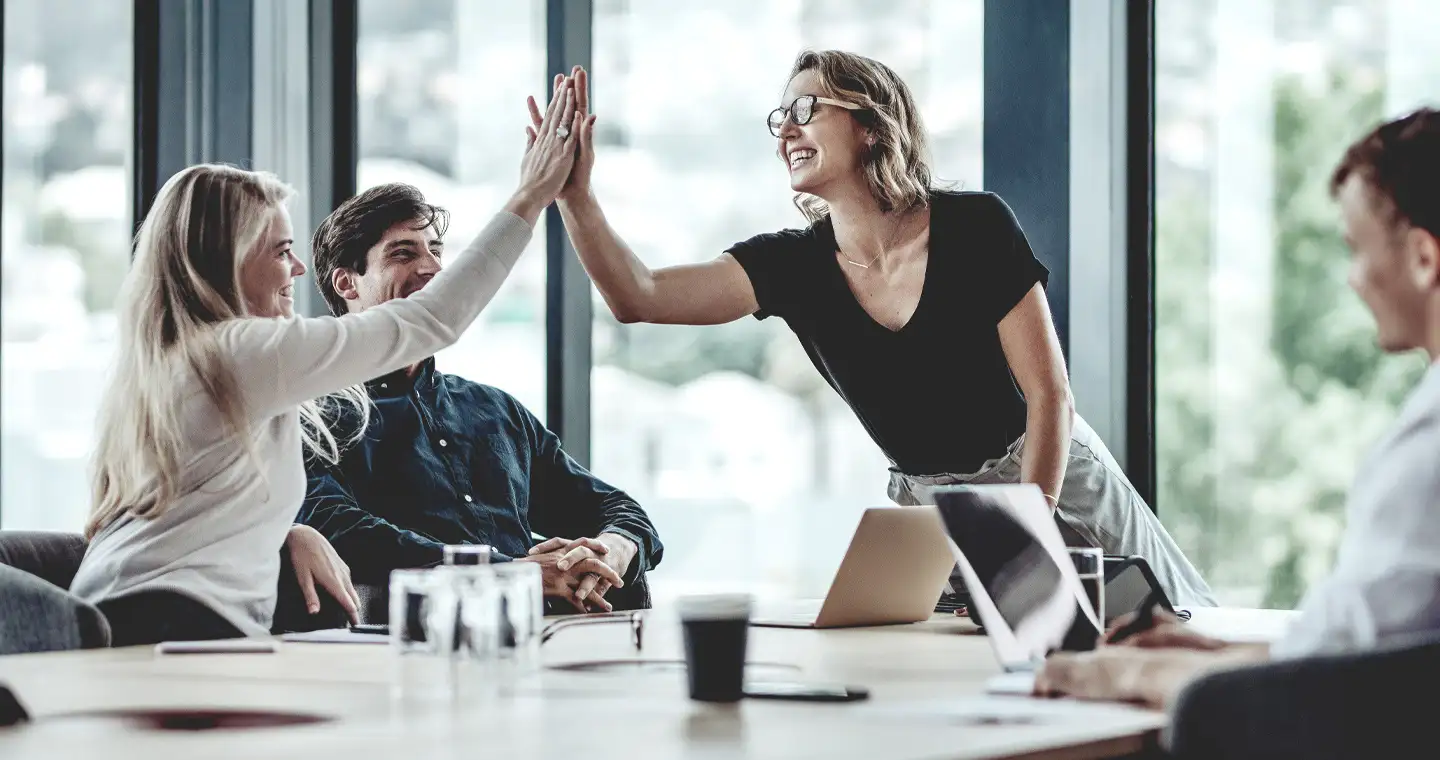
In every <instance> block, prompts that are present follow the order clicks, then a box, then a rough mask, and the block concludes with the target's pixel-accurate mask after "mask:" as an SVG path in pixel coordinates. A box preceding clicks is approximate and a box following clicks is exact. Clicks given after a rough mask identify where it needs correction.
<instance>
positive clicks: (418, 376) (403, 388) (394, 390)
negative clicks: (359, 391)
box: [365, 356, 438, 396]
mask: <svg viewBox="0 0 1440 760" xmlns="http://www.w3.org/2000/svg"><path fill="white" fill-rule="evenodd" d="M407 369H409V367H401V368H400V369H397V370H395V371H394V372H391V373H390V374H388V375H381V376H380V377H377V378H375V379H374V380H371V381H370V382H368V383H366V384H365V389H366V390H368V391H370V394H371V395H372V396H403V395H405V394H407V393H409V392H410V391H411V390H413V389H415V388H421V387H425V386H426V385H433V384H435V383H436V382H437V381H438V378H437V377H436V372H435V357H433V356H432V357H430V358H429V359H426V360H425V361H422V362H420V369H419V370H418V371H416V372H415V376H414V377H413V378H412V377H410V375H409V374H407V373H406V370H407Z"/></svg>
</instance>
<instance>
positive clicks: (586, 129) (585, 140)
mask: <svg viewBox="0 0 1440 760" xmlns="http://www.w3.org/2000/svg"><path fill="white" fill-rule="evenodd" d="M567 82H568V83H569V86H570V88H571V89H572V90H573V91H574V93H575V104H574V107H575V118H576V123H577V124H579V128H578V131H579V134H578V135H577V137H578V140H579V142H578V143H577V144H576V148H575V163H574V165H573V166H572V167H571V169H570V177H569V178H568V179H567V180H566V182H565V186H564V187H563V188H561V190H560V192H559V195H558V196H557V198H558V199H559V200H561V201H568V200H574V199H576V198H580V197H583V196H584V195H585V194H586V193H589V192H590V173H591V171H592V170H593V169H594V168H595V140H594V135H595V116H594V115H593V114H591V113H590V75H589V74H587V73H586V72H585V69H583V68H581V67H579V66H576V67H575V68H573V69H571V70H570V76H568V77H567V76H562V75H560V74H556V75H555V92H556V93H559V92H560V88H561V87H563V86H565V83H567ZM554 99H555V97H554V96H552V98H551V100H552V101H553V100H554ZM528 104H529V106H530V123H531V126H528V127H526V128H525V134H526V136H527V137H529V139H531V140H534V139H535V136H536V135H537V134H539V133H541V132H542V131H543V130H544V128H545V117H544V116H542V115H541V113H540V107H539V106H538V105H537V104H536V103H535V98H533V97H532V98H530V99H529V100H528Z"/></svg>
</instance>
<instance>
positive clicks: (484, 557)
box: [445, 544, 490, 565]
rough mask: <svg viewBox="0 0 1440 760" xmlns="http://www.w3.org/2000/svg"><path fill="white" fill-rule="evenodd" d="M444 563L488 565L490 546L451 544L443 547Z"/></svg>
mask: <svg viewBox="0 0 1440 760" xmlns="http://www.w3.org/2000/svg"><path fill="white" fill-rule="evenodd" d="M445 564H446V565H488V564H490V547H489V546H486V545H485V544H451V545H449V546H446V547H445Z"/></svg>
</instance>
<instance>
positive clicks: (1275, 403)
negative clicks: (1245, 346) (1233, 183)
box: [1156, 68, 1424, 607]
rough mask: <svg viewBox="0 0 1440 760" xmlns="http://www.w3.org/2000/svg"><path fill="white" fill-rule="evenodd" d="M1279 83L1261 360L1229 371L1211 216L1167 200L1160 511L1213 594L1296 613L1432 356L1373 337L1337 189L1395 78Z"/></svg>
mask: <svg viewBox="0 0 1440 760" xmlns="http://www.w3.org/2000/svg"><path fill="white" fill-rule="evenodd" d="M1274 92H1275V114H1274V116H1275V121H1274V125H1275V134H1274V137H1275V154H1274V161H1275V167H1274V170H1275V196H1274V206H1273V209H1274V224H1275V252H1274V259H1273V266H1274V270H1273V271H1274V280H1273V282H1274V292H1273V294H1272V302H1271V311H1270V313H1271V320H1272V322H1271V324H1270V325H1269V328H1270V336H1269V351H1268V352H1267V353H1265V354H1263V355H1262V357H1261V358H1260V359H1258V360H1257V361H1258V362H1259V363H1258V364H1257V365H1256V366H1218V365H1217V360H1216V358H1215V357H1214V340H1215V337H1214V336H1215V333H1216V331H1217V329H1218V330H1220V331H1231V334H1234V332H1235V331H1242V332H1243V330H1245V329H1247V327H1248V326H1246V325H1242V324H1237V323H1235V322H1234V321H1233V320H1234V319H1236V317H1235V316H1233V315H1231V314H1228V313H1227V312H1226V310H1225V308H1224V306H1225V304H1224V301H1223V294H1222V298H1221V299H1219V300H1220V302H1219V303H1216V302H1215V301H1216V300H1217V299H1215V298H1213V297H1212V295H1211V283H1212V282H1213V281H1214V279H1215V277H1216V275H1217V273H1216V271H1215V264H1214V261H1213V256H1212V253H1211V251H1212V250H1213V244H1212V242H1211V235H1210V233H1209V225H1210V223H1211V221H1212V220H1211V218H1210V215H1211V213H1212V212H1211V211H1209V209H1208V208H1207V204H1206V202H1205V199H1204V198H1202V197H1197V196H1198V195H1199V193H1196V192H1191V191H1187V190H1186V189H1185V188H1184V186H1183V185H1182V186H1181V189H1180V191H1178V192H1175V193H1169V194H1165V195H1162V197H1161V203H1160V206H1159V209H1158V214H1157V230H1156V233H1157V246H1156V258H1157V261H1156V271H1157V278H1156V314H1157V336H1156V342H1157V345H1156V368H1157V373H1158V377H1157V389H1158V394H1157V395H1158V399H1157V409H1156V415H1157V420H1156V424H1157V432H1158V436H1157V441H1156V445H1157V453H1158V464H1159V481H1160V482H1159V490H1160V494H1159V498H1158V505H1159V508H1160V510H1161V511H1160V514H1161V515H1162V517H1163V518H1164V519H1165V520H1166V523H1167V525H1169V526H1170V529H1171V530H1172V532H1173V533H1174V534H1175V538H1176V540H1177V541H1178V542H1179V543H1180V545H1181V546H1182V547H1184V548H1185V549H1186V551H1187V553H1188V554H1189V555H1190V556H1191V559H1192V561H1194V562H1195V563H1196V565H1197V566H1198V567H1199V568H1200V570H1201V571H1202V572H1203V573H1205V574H1206V576H1207V577H1208V578H1210V580H1211V583H1212V585H1214V586H1216V587H1217V589H1226V588H1230V589H1236V588H1241V589H1243V588H1251V589H1258V590H1259V595H1258V598H1251V599H1249V600H1248V601H1249V602H1251V603H1254V602H1259V603H1261V604H1263V605H1264V606H1269V607H1291V606H1293V605H1294V604H1295V603H1296V602H1298V600H1299V599H1300V596H1301V595H1302V594H1303V593H1304V590H1305V588H1306V587H1308V586H1309V584H1310V583H1313V582H1314V581H1315V580H1316V578H1317V577H1318V576H1319V575H1320V574H1322V573H1323V572H1325V571H1326V570H1327V569H1328V568H1329V566H1330V563H1331V561H1332V557H1333V553H1334V549H1335V546H1336V544H1337V543H1338V540H1339V536H1340V533H1341V531H1342V530H1343V527H1344V525H1343V523H1344V504H1345V494H1346V492H1347V491H1348V488H1349V486H1350V477H1351V474H1352V473H1354V472H1355V470H1356V468H1357V466H1358V465H1359V463H1360V460H1361V458H1362V457H1363V455H1364V452H1365V451H1366V449H1368V448H1369V446H1370V445H1371V444H1372V443H1373V442H1374V441H1375V439H1376V438H1377V437H1378V436H1379V435H1381V434H1382V431H1383V430H1384V428H1385V426H1386V425H1387V424H1388V423H1389V421H1390V420H1391V419H1392V417H1393V415H1394V413H1395V411H1396V408H1397V407H1398V405H1399V403H1400V401H1401V399H1403V398H1404V396H1405V395H1406V393H1407V392H1408V391H1409V389H1410V388H1412V387H1413V386H1414V384H1415V382H1416V381H1417V380H1418V378H1419V375H1420V373H1421V372H1423V370H1424V362H1423V360H1421V359H1420V358H1418V357H1414V356H1411V357H1385V356H1383V355H1382V353H1381V352H1380V350H1379V349H1378V347H1377V346H1376V345H1375V329H1374V324H1373V322H1372V320H1371V317H1370V314H1369V312H1368V311H1367V310H1366V309H1365V307H1364V305H1363V303H1361V301H1360V300H1359V299H1358V298H1357V297H1356V296H1355V295H1354V294H1353V293H1352V292H1351V291H1350V289H1349V287H1348V286H1347V284H1346V274H1347V270H1348V268H1349V253H1348V250H1347V248H1346V246H1345V243H1344V241H1343V238H1342V232H1341V227H1340V221H1339V215H1338V212H1337V210H1336V209H1335V206H1334V203H1333V201H1332V200H1331V199H1330V197H1329V187H1328V185H1329V176H1330V172H1331V170H1332V168H1333V166H1334V162H1335V161H1336V160H1337V159H1338V157H1339V156H1340V155H1341V153H1342V152H1343V151H1344V149H1345V147H1346V146H1347V145H1348V144H1349V143H1350V142H1351V141H1352V140H1354V139H1355V138H1356V137H1357V136H1358V135H1359V134H1360V133H1362V132H1363V131H1364V130H1365V129H1368V128H1369V127H1370V126H1371V125H1373V124H1375V123H1377V122H1378V121H1379V120H1380V119H1381V115H1382V114H1381V109H1382V103H1383V96H1384V91H1383V82H1382V81H1380V80H1379V79H1378V78H1376V77H1374V76H1367V75H1366V72H1364V71H1363V70H1362V71H1352V70H1348V69H1339V68H1337V69H1336V70H1335V71H1334V73H1333V74H1332V75H1331V76H1329V77H1328V79H1327V80H1326V82H1325V84H1324V86H1322V87H1319V88H1316V87H1313V86H1309V85H1307V84H1306V83H1305V82H1304V81H1302V80H1301V79H1300V78H1298V77H1290V76H1286V77H1281V78H1280V79H1279V80H1278V81H1277V82H1276V86H1275V91H1274ZM1221 191H1222V192H1223V191H1224V188H1221ZM1227 320H1229V321H1227ZM1232 364H1233V362H1232ZM1222 415H1223V420H1224V422H1223V423H1222ZM1227 425H1228V427H1226V426H1227ZM1237 426H1238V427H1240V428H1243V429H1238V430H1237V429H1236V427H1237Z"/></svg>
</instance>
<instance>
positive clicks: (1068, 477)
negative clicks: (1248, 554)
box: [890, 414, 1216, 607]
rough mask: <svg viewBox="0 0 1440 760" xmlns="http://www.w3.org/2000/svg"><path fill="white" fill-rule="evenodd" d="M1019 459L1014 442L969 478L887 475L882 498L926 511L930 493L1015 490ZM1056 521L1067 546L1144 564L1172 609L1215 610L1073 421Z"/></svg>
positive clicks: (1092, 439)
mask: <svg viewBox="0 0 1440 760" xmlns="http://www.w3.org/2000/svg"><path fill="white" fill-rule="evenodd" d="M1024 459H1025V436H1023V435H1022V436H1020V439H1019V440H1017V441H1016V442H1015V443H1014V444H1012V445H1011V446H1010V450H1009V451H1007V452H1006V453H1005V456H1003V457H1001V458H999V459H992V460H990V461H988V462H986V463H985V464H984V465H983V466H982V467H981V468H980V469H979V470H978V471H976V472H973V473H969V474H958V473H946V474H940V475H908V474H906V473H903V472H898V471H896V470H894V469H892V470H891V471H890V498H891V500H893V501H894V502H895V503H896V504H899V505H902V506H916V505H920V504H934V503H935V499H934V497H933V496H932V489H934V488H935V487H936V486H944V485H956V484H967V485H984V484H996V483H1019V482H1020V468H1021V465H1022V463H1023V462H1024ZM1056 522H1058V523H1059V525H1060V533H1061V535H1063V536H1064V537H1065V543H1066V544H1068V545H1071V546H1098V547H1100V548H1101V549H1103V550H1104V551H1105V553H1106V554H1121V555H1125V556H1131V555H1139V556H1141V557H1144V558H1145V561H1146V562H1148V563H1149V564H1150V569H1151V570H1154V571H1155V578H1156V580H1158V581H1159V582H1160V585H1161V586H1162V587H1163V588H1164V589H1165V594H1166V596H1168V597H1169V598H1170V602H1171V603H1172V604H1174V605H1175V606H1177V607H1181V606H1190V607H1213V606H1215V605H1216V602H1215V598H1214V596H1213V594H1212V593H1211V591H1210V586H1209V585H1208V584H1207V583H1205V579H1204V578H1201V577H1200V573H1199V571H1197V570H1196V569H1195V566H1194V565H1192V564H1190V560H1188V559H1186V558H1185V553H1184V552H1182V551H1180V547H1179V546H1176V545H1175V540H1174V539H1172V538H1170V534H1169V533H1168V532H1166V530H1165V526H1163V525H1161V524H1160V520H1159V519H1158V518H1156V517H1155V513H1154V512H1152V511H1150V508H1149V507H1148V506H1146V504H1145V500H1144V499H1142V498H1140V494H1138V493H1136V491H1135V487H1134V486H1132V485H1130V480H1129V479H1128V478H1126V477H1125V473H1123V472H1121V470H1120V465H1119V464H1118V463H1117V462H1116V461H1115V457H1114V456H1112V455H1111V454H1110V450H1109V449H1107V448H1105V444H1104V442H1103V441H1101V440H1100V436H1099V435H1096V433H1095V431H1094V430H1093V429H1091V427H1090V425H1089V424H1087V423H1086V422H1085V420H1083V419H1081V418H1080V415H1078V414H1077V415H1075V423H1074V425H1073V426H1072V429H1071V431H1070V458H1069V461H1068V462H1066V466H1065V480H1064V481H1063V483H1062V484H1061V488H1060V509H1059V511H1058V512H1057V513H1056Z"/></svg>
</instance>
